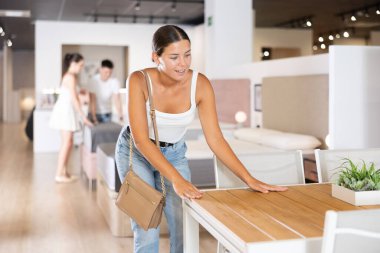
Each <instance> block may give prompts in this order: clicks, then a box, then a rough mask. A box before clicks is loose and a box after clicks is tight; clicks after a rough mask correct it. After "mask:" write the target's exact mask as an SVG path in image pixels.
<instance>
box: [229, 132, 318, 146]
mask: <svg viewBox="0 0 380 253" xmlns="http://www.w3.org/2000/svg"><path fill="white" fill-rule="evenodd" d="M234 136H235V137H236V138H237V139H240V140H245V141H251V142H255V143H258V144H261V145H265V146H269V147H273V148H279V149H285V150H297V149H304V150H305V149H314V148H316V147H319V146H320V145H321V144H322V143H321V142H320V141H319V140H318V139H317V138H316V137H314V136H311V135H304V134H295V133H288V132H281V131H276V130H270V129H265V128H242V129H238V130H236V131H235V132H234Z"/></svg>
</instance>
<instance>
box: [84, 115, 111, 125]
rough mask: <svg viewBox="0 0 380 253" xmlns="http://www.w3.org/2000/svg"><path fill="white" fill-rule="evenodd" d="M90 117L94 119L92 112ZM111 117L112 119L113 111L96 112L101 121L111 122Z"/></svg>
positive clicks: (97, 118) (98, 119)
mask: <svg viewBox="0 0 380 253" xmlns="http://www.w3.org/2000/svg"><path fill="white" fill-rule="evenodd" d="M88 118H89V119H92V120H93V118H92V116H91V114H88ZM111 119H112V113H97V114H96V120H97V121H98V122H99V123H108V122H111Z"/></svg>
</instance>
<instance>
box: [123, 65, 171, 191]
mask: <svg viewBox="0 0 380 253" xmlns="http://www.w3.org/2000/svg"><path fill="white" fill-rule="evenodd" d="M140 72H141V73H142V74H143V75H144V77H145V82H146V86H147V87H148V95H149V97H148V101H149V108H150V111H149V114H150V117H151V119H152V125H153V131H154V137H155V143H156V146H157V148H158V150H160V140H159V138H158V131H157V123H156V110H155V109H154V103H153V96H152V89H151V85H152V83H151V80H150V77H149V76H148V73H146V72H145V71H144V70H141V71H140ZM132 139H133V137H132V135H130V138H129V168H130V169H131V170H133V168H132V149H133V145H132ZM160 178H161V188H162V194H163V196H164V198H165V197H166V187H165V181H164V177H163V176H162V175H161V173H160Z"/></svg>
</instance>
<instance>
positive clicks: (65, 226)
mask: <svg viewBox="0 0 380 253" xmlns="http://www.w3.org/2000/svg"><path fill="white" fill-rule="evenodd" d="M56 162H57V154H56V153H46V154H33V145H32V143H31V142H29V141H28V140H27V138H26V137H25V134H24V131H23V125H22V124H3V123H0V252H1V253H3V252H4V253H24V252H28V253H29V252H31V253H32V252H33V253H45V252H48V253H56V252H57V253H77V252H78V253H87V252H88V253H97V252H99V253H105V252H112V253H118V252H120V253H121V252H123V253H128V252H132V245H133V240H132V239H130V238H116V237H113V236H112V235H111V233H110V231H109V229H108V226H107V224H106V222H105V220H104V218H103V217H102V214H101V213H100V211H99V209H98V207H97V205H96V199H95V192H89V191H88V190H87V187H86V184H85V182H83V181H78V182H75V183H73V184H66V185H65V184H56V183H55V182H54V173H55V169H56ZM69 168H71V169H72V171H73V172H74V174H77V175H79V171H80V168H79V151H78V149H75V150H74V151H73V154H72V158H71V160H70V165H69ZM168 244H169V240H168V239H167V238H162V239H161V240H160V252H169V249H168ZM200 250H201V252H204V253H205V252H216V241H215V240H214V239H213V238H212V237H211V236H210V235H209V234H208V233H206V232H202V233H201V242H200Z"/></svg>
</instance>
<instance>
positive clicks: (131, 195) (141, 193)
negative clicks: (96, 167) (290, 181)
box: [116, 71, 166, 230]
mask: <svg viewBox="0 0 380 253" xmlns="http://www.w3.org/2000/svg"><path fill="white" fill-rule="evenodd" d="M141 72H142V73H143V74H144V77H145V81H146V84H147V86H148V93H149V107H150V116H151V118H152V124H153V129H154V136H155V140H156V146H157V147H158V149H160V145H159V138H158V132H157V125H156V114H155V110H154V104H153V96H152V91H151V85H150V79H149V78H148V76H147V73H145V72H144V71H141ZM132 149H133V142H132V134H131V135H130V140H129V150H130V151H129V171H128V173H127V176H126V177H125V180H124V182H123V184H122V186H121V188H120V191H119V194H118V196H117V198H116V205H117V206H118V207H119V208H120V209H121V210H122V211H123V212H124V213H126V214H128V215H129V217H131V218H132V219H134V220H135V222H136V223H137V224H138V225H139V226H140V227H142V228H143V229H144V230H148V229H149V228H157V227H158V226H159V225H160V223H161V217H162V211H163V209H164V206H165V198H166V189H165V183H164V178H163V177H162V176H161V187H162V192H159V191H157V190H156V189H155V188H153V187H152V186H150V185H149V184H147V183H146V182H145V181H144V180H142V179H141V178H140V177H139V176H138V175H137V174H136V173H134V171H133V166H132V153H133V152H132Z"/></svg>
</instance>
